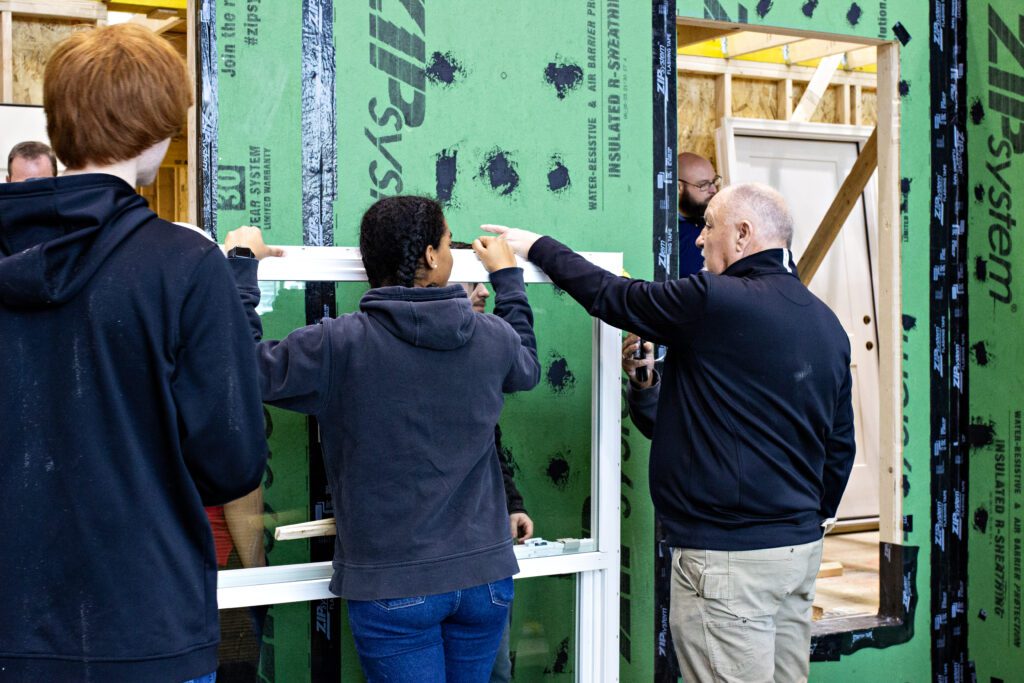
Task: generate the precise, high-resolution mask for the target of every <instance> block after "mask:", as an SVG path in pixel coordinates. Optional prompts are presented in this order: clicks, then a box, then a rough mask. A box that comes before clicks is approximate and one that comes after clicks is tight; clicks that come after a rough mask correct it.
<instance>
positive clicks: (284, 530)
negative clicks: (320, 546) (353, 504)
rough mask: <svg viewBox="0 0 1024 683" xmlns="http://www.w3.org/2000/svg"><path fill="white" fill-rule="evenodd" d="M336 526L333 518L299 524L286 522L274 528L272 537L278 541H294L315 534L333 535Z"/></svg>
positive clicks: (311, 536)
mask: <svg viewBox="0 0 1024 683" xmlns="http://www.w3.org/2000/svg"><path fill="white" fill-rule="evenodd" d="M336 533H337V527H336V526H335V525H334V518H333V517H329V518H327V519H317V520H313V521H312V522H302V523H300V524H286V525H283V526H279V527H277V528H276V529H274V538H275V539H276V540H278V541H294V540H297V539H301V538H314V537H316V536H334V535H335V534H336Z"/></svg>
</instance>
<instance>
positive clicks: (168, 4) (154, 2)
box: [107, 0, 188, 17]
mask: <svg viewBox="0 0 1024 683" xmlns="http://www.w3.org/2000/svg"><path fill="white" fill-rule="evenodd" d="M107 7H109V8H110V11H111V12H139V13H142V14H149V13H150V12H152V11H153V10H162V9H167V10H173V11H175V12H177V13H178V14H179V15H180V16H182V17H184V16H185V12H186V10H187V9H188V0H127V1H126V2H119V1H118V0H108V1H107Z"/></svg>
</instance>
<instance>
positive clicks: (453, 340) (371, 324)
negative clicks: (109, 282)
mask: <svg viewBox="0 0 1024 683" xmlns="http://www.w3.org/2000/svg"><path fill="white" fill-rule="evenodd" d="M225 246H226V247H234V246H239V247H248V248H249V249H251V250H252V252H253V254H254V255H255V256H256V258H234V259H229V261H230V262H232V264H233V267H234V268H235V271H236V276H237V277H238V282H239V293H240V295H241V297H242V299H243V301H244V303H245V305H246V308H247V310H248V312H249V316H250V321H251V324H252V326H253V332H254V334H255V336H256V337H257V338H258V337H260V336H261V334H262V330H261V326H260V322H259V317H258V316H257V315H256V305H257V303H258V301H259V288H258V286H257V284H256V267H257V259H258V258H260V257H261V256H263V255H265V254H266V253H267V247H266V245H264V244H263V240H262V236H261V235H260V232H259V230H257V229H255V228H242V229H240V230H235V231H232V232H231V233H229V234H228V236H227V238H226V240H225ZM359 249H360V253H361V255H362V259H363V265H364V266H365V268H366V275H367V279H368V280H369V282H370V287H371V289H370V290H369V291H368V292H366V294H364V295H363V298H362V300H361V301H360V304H359V309H360V310H359V312H356V313H350V314H348V315H343V316H340V317H338V318H326V319H324V320H323V321H322V322H321V323H318V324H315V325H310V326H307V327H303V328H300V329H298V330H296V331H294V332H292V333H291V334H289V335H288V336H287V337H286V338H285V339H283V340H281V341H262V342H259V343H258V349H257V362H258V368H259V373H260V376H261V389H262V395H263V400H264V401H266V402H267V403H270V404H272V405H276V406H278V407H281V408H285V409H289V410H294V411H297V412H301V413H306V414H313V415H316V416H317V418H318V420H317V421H318V422H319V424H320V429H321V438H322V444H323V451H324V461H325V464H326V468H327V474H328V479H329V482H330V488H331V494H332V496H333V499H334V501H335V505H336V515H335V520H336V522H335V523H336V526H337V540H336V543H335V555H334V576H333V578H332V580H331V584H330V590H331V592H332V593H333V594H335V595H337V596H339V597H342V598H345V599H346V600H347V601H348V615H349V624H350V625H351V627H352V633H353V636H354V638H355V644H356V650H357V652H358V653H359V658H360V662H361V663H362V666H363V671H364V672H365V674H366V676H367V678H368V680H369V681H371V683H372V682H374V681H408V682H409V683H413V682H415V683H421V682H424V681H430V682H433V681H445V680H447V681H458V682H462V681H466V682H470V681H476V682H478V683H479V682H482V681H486V680H487V677H488V675H489V673H490V671H491V669H492V667H493V666H494V661H495V655H496V653H497V649H498V643H499V640H500V639H501V633H502V631H503V630H504V628H505V624H506V623H507V621H508V606H509V604H510V603H511V602H512V596H513V586H512V575H513V574H515V573H517V571H518V564H517V562H516V558H515V553H514V552H513V550H512V538H511V536H510V534H509V516H508V510H507V508H506V506H505V503H504V500H503V495H502V479H501V470H500V468H499V466H498V457H497V455H496V453H495V443H494V427H495V425H496V424H497V423H498V417H499V416H500V415H501V409H502V406H503V404H504V399H503V393H512V392H516V391H525V390H528V389H531V388H533V387H534V386H536V384H537V383H538V382H539V381H540V364H539V362H538V360H537V344H536V339H535V337H534V333H533V313H532V311H531V310H530V306H529V303H528V301H527V299H526V287H525V284H524V282H523V271H522V269H520V268H518V267H517V265H516V259H515V256H514V255H513V253H512V251H511V249H510V248H509V245H508V243H507V242H506V241H505V240H502V239H497V238H493V237H482V238H480V239H478V240H476V241H475V242H474V243H473V249H474V251H476V253H477V255H478V256H479V257H480V260H481V261H482V262H483V264H484V267H485V268H486V269H487V270H488V271H489V272H490V274H491V275H490V277H491V284H492V286H493V287H494V291H495V307H494V308H495V312H496V315H479V314H476V313H474V312H473V309H472V308H471V306H470V303H469V299H468V298H467V297H466V293H465V291H464V290H463V288H462V287H461V286H459V285H449V284H448V278H449V275H450V274H451V269H452V254H451V231H450V230H449V229H448V225H447V222H446V221H445V218H444V214H443V212H442V210H441V206H440V205H439V204H438V203H437V202H435V201H433V200H431V199H428V198H425V197H410V196H397V197H388V198H385V199H381V200H379V201H377V202H376V203H374V204H373V205H372V206H371V207H370V208H369V209H368V210H367V211H366V213H365V214H364V215H363V219H362V223H361V226H360V238H359Z"/></svg>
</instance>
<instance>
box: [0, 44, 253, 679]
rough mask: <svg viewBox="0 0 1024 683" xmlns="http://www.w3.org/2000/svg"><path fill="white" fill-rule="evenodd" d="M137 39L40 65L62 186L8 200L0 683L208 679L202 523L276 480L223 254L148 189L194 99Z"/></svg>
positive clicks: (214, 634) (11, 192)
mask: <svg viewBox="0 0 1024 683" xmlns="http://www.w3.org/2000/svg"><path fill="white" fill-rule="evenodd" d="M191 101H192V94H191V83H190V80H189V76H188V73H187V71H186V68H185V64H184V62H183V61H182V59H181V58H180V57H179V56H178V54H177V53H176V52H175V51H174V50H173V48H171V47H170V46H169V45H168V44H167V43H166V42H164V41H163V40H162V39H161V38H159V37H158V36H156V35H155V34H153V33H151V32H149V31H147V30H146V29H143V28H140V27H137V26H132V25H126V24H122V25H117V26H112V27H105V28H97V29H95V30H89V31H83V32H80V33H76V34H74V35H72V36H70V37H69V38H67V39H66V40H64V41H63V42H61V43H60V44H59V45H58V46H57V48H56V49H55V51H54V52H53V54H52V56H51V57H50V60H49V62H48V64H47V67H46V73H45V82H44V107H45V109H46V117H47V129H48V133H49V137H50V141H51V144H52V145H53V148H54V151H55V152H56V154H57V157H58V158H60V160H61V161H62V162H63V163H64V164H65V166H66V167H67V171H66V173H65V174H64V175H63V176H62V177H59V178H45V179H37V180H34V181H32V182H27V183H16V184H6V185H0V347H2V348H3V349H4V353H3V354H0V377H3V384H4V391H3V392H0V423H2V424H3V425H4V436H3V441H2V442H0V444H2V445H0V481H2V482H3V490H2V493H0V519H4V520H5V521H6V522H7V525H8V526H7V531H6V533H5V537H4V547H5V553H4V559H3V561H2V562H0V586H3V591H4V597H3V599H2V600H0V623H2V624H3V628H2V629H0V672H2V674H0V677H3V678H5V679H8V678H9V679H10V680H19V681H21V680H39V681H83V680H96V681H158V680H159V681H189V680H212V677H213V676H214V674H213V672H214V670H215V669H216V667H217V643H218V640H219V629H218V623H217V576H216V566H217V563H216V555H215V552H214V544H213V538H212V535H211V532H210V525H209V523H208V522H207V519H206V515H205V513H204V511H203V506H204V504H205V505H216V504H221V503H224V502H226V501H229V500H232V499H234V498H238V497H240V496H242V495H244V494H246V493H248V492H249V491H251V490H253V489H254V488H256V487H257V486H258V485H259V483H260V479H261V477H262V474H263V471H264V467H265V463H266V443H265V441H264V437H263V412H262V406H261V404H260V392H259V385H258V383H257V378H256V364H255V355H254V352H253V344H252V339H251V336H250V333H249V330H248V326H247V323H246V319H245V314H244V312H243V310H242V307H241V305H240V303H239V301H238V296H237V293H236V291H235V286H234V280H233V278H232V276H231V273H230V272H229V270H228V267H227V264H226V263H225V259H224V257H223V255H222V254H221V253H220V251H219V249H218V248H217V245H216V244H214V243H212V242H211V241H210V240H208V239H205V238H204V237H203V236H202V235H199V234H196V232H194V231H192V230H188V229H185V228H182V227H179V226H176V225H173V224H171V223H168V222H166V221H163V220H161V219H160V218H158V217H157V216H156V215H155V214H154V213H153V212H152V211H150V209H149V207H148V206H147V205H146V202H145V200H144V199H142V197H140V196H139V195H138V194H137V193H136V192H135V190H134V189H133V188H134V187H135V186H136V185H145V184H148V183H151V182H152V181H153V180H154V178H155V176H156V172H157V169H158V168H159V165H160V161H161V159H162V158H163V156H164V153H165V151H166V150H167V146H168V143H169V141H170V138H171V136H172V135H173V134H174V133H175V132H176V131H177V130H178V129H179V128H180V126H181V125H182V123H183V122H184V120H185V114H186V110H187V108H188V106H189V105H190V104H191Z"/></svg>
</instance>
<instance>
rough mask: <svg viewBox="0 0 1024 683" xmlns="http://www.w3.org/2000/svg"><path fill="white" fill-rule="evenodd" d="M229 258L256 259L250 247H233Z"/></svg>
mask: <svg viewBox="0 0 1024 683" xmlns="http://www.w3.org/2000/svg"><path fill="white" fill-rule="evenodd" d="M228 258H256V254H254V253H252V249H250V248H249V247H232V248H231V249H230V250H229V251H228Z"/></svg>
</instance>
